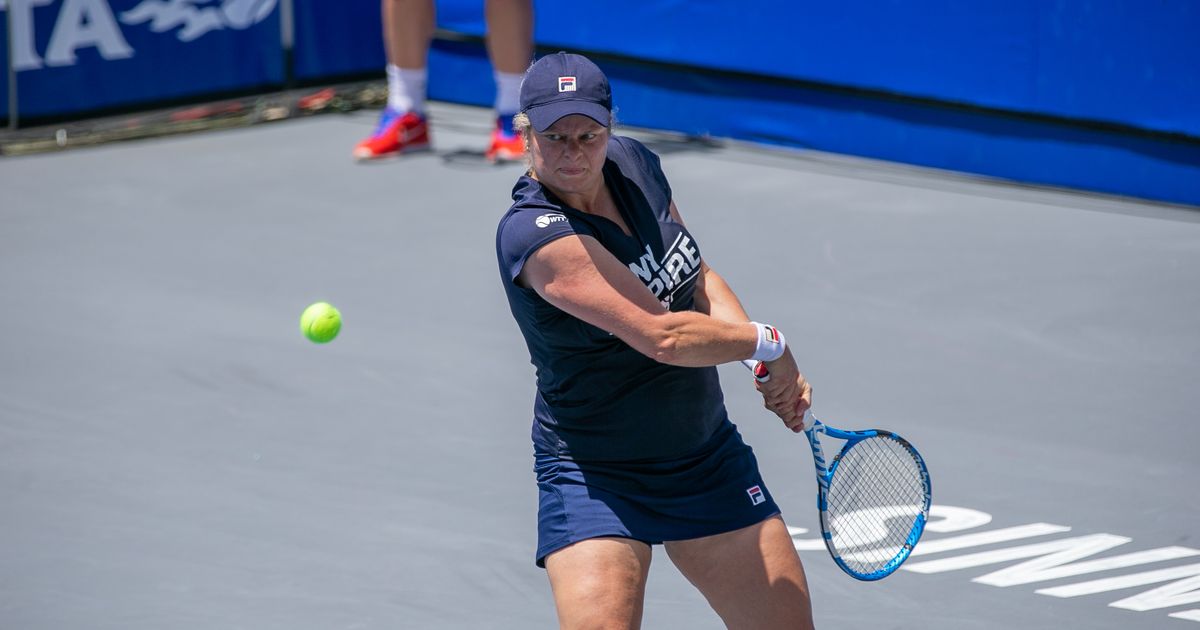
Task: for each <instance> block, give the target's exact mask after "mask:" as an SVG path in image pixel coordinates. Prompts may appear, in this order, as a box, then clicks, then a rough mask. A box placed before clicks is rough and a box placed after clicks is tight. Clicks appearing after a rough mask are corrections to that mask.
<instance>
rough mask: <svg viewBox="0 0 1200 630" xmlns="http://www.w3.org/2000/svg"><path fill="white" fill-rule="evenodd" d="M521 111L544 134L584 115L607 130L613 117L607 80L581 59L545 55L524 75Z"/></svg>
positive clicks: (574, 56) (563, 53)
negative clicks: (573, 116)
mask: <svg viewBox="0 0 1200 630" xmlns="http://www.w3.org/2000/svg"><path fill="white" fill-rule="evenodd" d="M521 111H523V112H525V115H526V116H529V122H530V124H532V125H533V128H534V129H536V130H537V131H545V130H546V129H547V128H549V127H550V126H551V125H553V124H554V123H556V122H558V120H559V119H560V118H562V117H564V116H570V115H571V114H582V115H584V116H587V117H588V118H591V119H592V120H594V121H596V122H598V123H600V124H601V125H604V126H605V127H607V126H608V124H609V122H610V121H611V116H612V114H611V112H612V91H611V90H610V89H609V87H608V77H606V76H604V72H603V71H601V70H600V68H598V67H597V66H596V64H594V63H592V61H591V60H590V59H588V58H587V57H584V56H582V55H575V54H571V53H568V52H557V53H554V54H553V55H546V56H545V57H542V58H541V59H538V60H537V62H535V63H534V64H533V65H532V66H530V67H529V70H527V71H526V72H525V79H524V80H522V81H521Z"/></svg>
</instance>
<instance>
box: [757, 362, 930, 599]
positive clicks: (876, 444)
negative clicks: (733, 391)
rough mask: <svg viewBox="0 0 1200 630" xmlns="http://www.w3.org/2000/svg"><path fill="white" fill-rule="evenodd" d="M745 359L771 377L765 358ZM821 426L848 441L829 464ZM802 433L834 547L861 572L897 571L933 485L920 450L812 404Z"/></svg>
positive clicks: (836, 556) (849, 568)
mask: <svg viewBox="0 0 1200 630" xmlns="http://www.w3.org/2000/svg"><path fill="white" fill-rule="evenodd" d="M742 363H743V364H744V365H745V366H746V367H748V368H750V371H752V372H754V378H756V379H757V380H758V381H759V382H763V383H765V382H766V381H768V380H770V378H771V375H770V374H769V373H768V372H767V368H766V366H764V365H763V364H762V363H759V362H757V361H754V360H746V361H743V362H742ZM822 433H823V434H825V435H828V436H830V437H832V438H835V439H839V440H845V441H846V444H845V446H843V447H842V450H841V452H839V453H838V454H837V457H835V458H833V461H832V462H830V463H829V464H828V465H826V463H825V456H824V454H823V452H822V450H821V442H820V440H819V438H818V435H819V434H822ZM804 434H805V435H807V436H808V444H809V446H811V447H812V454H813V463H814V464H816V467H817V509H819V510H820V512H821V534H822V535H823V537H824V538H825V547H826V548H827V549H829V555H831V556H833V561H834V562H836V563H837V565H838V566H839V567H841V568H842V570H843V571H845V572H846V573H849V574H850V575H851V576H853V577H855V578H858V579H860V580H879V579H882V578H885V577H887V576H889V575H891V574H892V572H893V571H895V570H896V569H898V568H900V565H901V564H902V563H903V562H904V561H905V560H907V559H908V556H909V554H910V553H912V550H913V547H914V546H916V544H917V541H918V540H920V539H921V533H922V532H924V531H925V521H926V520H928V519H929V504H930V501H931V499H932V491H931V489H930V484H929V471H928V470H926V468H925V461H924V460H923V459H921V454H920V453H918V452H917V449H915V448H913V446H912V444H909V443H908V441H907V440H905V439H904V438H902V437H900V436H899V435H896V434H895V433H892V432H891V431H883V430H880V429H872V430H867V431H843V430H841V429H835V428H833V427H831V426H827V425H825V424H822V423H821V421H819V420H817V419H816V418H815V417H814V416H812V415H811V414H809V413H807V412H806V413H805V417H804Z"/></svg>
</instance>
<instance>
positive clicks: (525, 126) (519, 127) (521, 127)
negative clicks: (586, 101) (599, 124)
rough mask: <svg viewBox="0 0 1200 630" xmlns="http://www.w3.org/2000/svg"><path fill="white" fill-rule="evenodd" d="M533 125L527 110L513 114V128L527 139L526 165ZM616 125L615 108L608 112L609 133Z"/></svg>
mask: <svg viewBox="0 0 1200 630" xmlns="http://www.w3.org/2000/svg"><path fill="white" fill-rule="evenodd" d="M531 126H532V123H530V122H529V116H528V115H527V114H526V113H525V112H520V113H518V114H516V115H514V116H513V130H515V131H516V132H517V133H519V134H521V138H522V139H523V140H524V141H525V162H526V165H528V163H529V129H530V127H531ZM616 126H617V114H616V111H615V110H613V111H610V112H609V113H608V127H607V129H608V133H610V134H611V133H612V132H613V129H614V128H616Z"/></svg>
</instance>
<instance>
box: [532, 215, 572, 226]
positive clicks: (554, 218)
mask: <svg viewBox="0 0 1200 630" xmlns="http://www.w3.org/2000/svg"><path fill="white" fill-rule="evenodd" d="M566 220H567V215H565V214H559V213H557V212H551V213H549V214H543V215H542V216H540V217H538V218H536V219H534V220H533V224H534V225H536V226H538V227H539V228H546V227H550V224H551V223H558V222H559V221H566Z"/></svg>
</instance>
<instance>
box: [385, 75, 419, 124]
mask: <svg viewBox="0 0 1200 630" xmlns="http://www.w3.org/2000/svg"><path fill="white" fill-rule="evenodd" d="M387 82H388V107H390V108H392V109H394V110H396V111H398V112H401V113H404V112H416V113H418V114H421V115H424V114H425V68H420V69H415V70H412V69H408V68H401V67H399V66H395V65H392V64H390V63H389V64H388V66H387Z"/></svg>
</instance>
